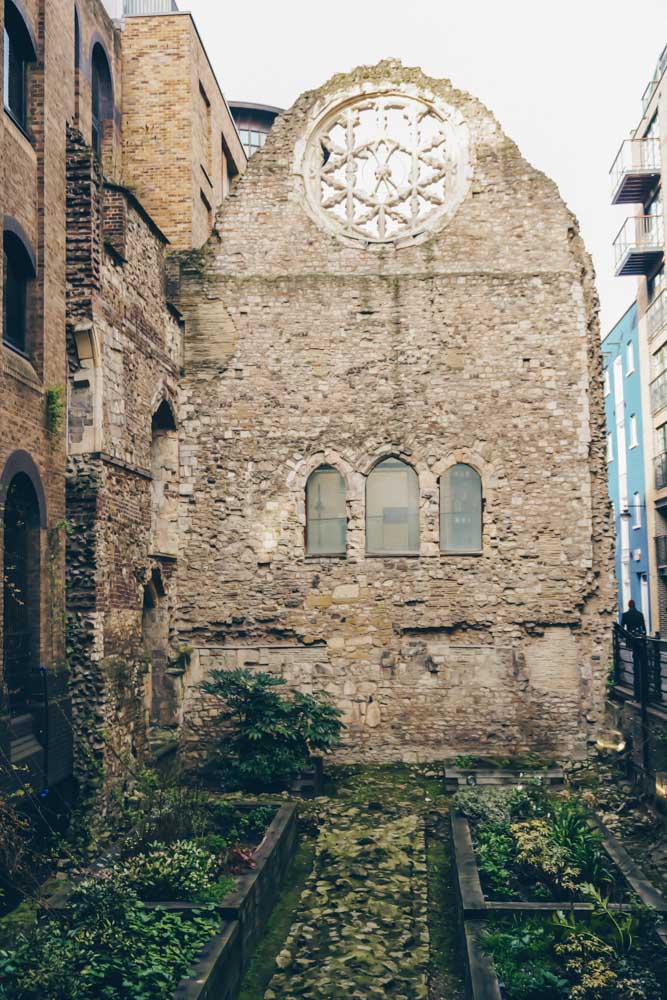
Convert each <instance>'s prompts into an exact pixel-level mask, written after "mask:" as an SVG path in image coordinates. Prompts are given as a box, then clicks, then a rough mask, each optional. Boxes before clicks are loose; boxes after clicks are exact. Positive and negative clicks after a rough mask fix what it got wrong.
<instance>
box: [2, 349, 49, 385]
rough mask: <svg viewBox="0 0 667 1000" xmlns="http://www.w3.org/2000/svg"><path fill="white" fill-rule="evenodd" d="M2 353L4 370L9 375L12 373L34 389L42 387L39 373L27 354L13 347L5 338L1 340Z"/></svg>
mask: <svg viewBox="0 0 667 1000" xmlns="http://www.w3.org/2000/svg"><path fill="white" fill-rule="evenodd" d="M2 355H3V361H4V366H5V370H6V371H7V372H8V373H9V374H10V375H13V376H14V377H16V378H18V379H19V380H20V381H21V382H25V383H26V385H29V386H31V387H32V388H34V389H41V388H42V382H41V380H40V378H39V375H38V374H37V372H36V371H35V369H34V368H33V365H32V362H31V361H30V358H29V357H28V356H27V354H24V353H23V351H21V350H19V348H18V347H14V346H13V344H9V343H8V342H7V341H6V340H3V342H2Z"/></svg>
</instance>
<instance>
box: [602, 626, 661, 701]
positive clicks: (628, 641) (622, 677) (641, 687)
mask: <svg viewBox="0 0 667 1000" xmlns="http://www.w3.org/2000/svg"><path fill="white" fill-rule="evenodd" d="M614 684H615V685H617V686H619V687H621V688H626V689H630V690H631V691H632V694H633V697H634V698H635V700H636V701H638V702H640V704H643V705H662V704H667V640H663V639H660V638H658V637H650V636H645V635H642V636H637V635H632V634H631V633H630V632H626V631H625V629H623V628H621V626H620V625H615V626H614Z"/></svg>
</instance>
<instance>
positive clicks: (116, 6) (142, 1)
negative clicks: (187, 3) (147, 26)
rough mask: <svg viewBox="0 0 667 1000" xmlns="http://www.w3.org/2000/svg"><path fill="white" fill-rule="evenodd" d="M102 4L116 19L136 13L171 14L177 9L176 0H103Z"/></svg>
mask: <svg viewBox="0 0 667 1000" xmlns="http://www.w3.org/2000/svg"><path fill="white" fill-rule="evenodd" d="M104 5H105V7H106V9H107V11H108V13H109V15H110V16H111V17H113V18H115V19H116V20H120V19H121V18H122V17H125V16H127V17H133V16H135V15H137V14H172V13H173V12H174V11H178V7H177V6H176V0H104Z"/></svg>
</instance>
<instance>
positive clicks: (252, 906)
mask: <svg viewBox="0 0 667 1000" xmlns="http://www.w3.org/2000/svg"><path fill="white" fill-rule="evenodd" d="M264 804H266V803H264ZM296 818H297V806H296V804H295V803H287V804H283V805H280V806H279V808H278V811H277V812H276V815H275V816H274V818H273V820H272V821H271V823H270V824H269V827H268V830H267V832H266V836H265V838H264V841H263V843H262V845H261V847H260V849H259V850H258V851H257V853H256V854H255V856H254V857H255V861H256V864H257V867H256V868H255V869H254V871H251V872H248V873H247V874H245V875H241V876H240V877H239V879H238V882H237V886H236V888H235V889H234V890H233V891H232V892H230V893H228V894H227V896H225V898H224V899H223V900H222V901H221V902H220V905H219V910H220V916H221V918H222V920H223V926H222V929H221V931H220V933H219V934H217V935H215V936H214V937H212V938H211V939H210V940H209V941H208V942H207V943H206V945H205V946H204V948H203V949H202V951H201V952H200V954H199V956H198V960H197V962H196V964H195V965H194V966H193V968H192V970H191V972H190V975H189V976H187V977H186V978H184V979H182V980H181V982H180V983H179V984H178V986H177V987H176V989H175V991H174V993H173V994H172V998H173V1000H234V998H235V997H236V995H237V992H238V988H239V986H240V984H241V979H242V977H243V973H244V972H245V970H246V969H247V967H248V965H249V964H250V959H251V958H252V954H253V951H254V949H255V947H256V945H257V942H258V940H259V938H260V937H261V935H262V933H263V931H264V927H265V926H266V923H267V920H268V918H269V916H270V914H271V910H272V909H273V905H274V903H275V901H276V897H277V895H278V892H279V891H280V889H281V887H282V884H283V881H284V877H285V873H286V871H287V869H288V867H289V865H290V862H291V861H292V858H293V857H294V853H295V851H296V845H297V823H296ZM161 905H164V904H161ZM176 905H177V904H176ZM180 908H181V909H192V908H193V907H192V906H191V905H188V906H181V907H180Z"/></svg>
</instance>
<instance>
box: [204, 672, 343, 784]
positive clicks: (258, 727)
mask: <svg viewBox="0 0 667 1000" xmlns="http://www.w3.org/2000/svg"><path fill="white" fill-rule="evenodd" d="M284 685H285V681H284V680H283V679H282V678H280V677H274V676H273V675H271V674H267V673H256V672H253V671H250V670H242V669H239V670H229V671H226V670H215V671H212V673H211V675H210V677H209V679H208V680H206V681H204V683H203V684H202V685H201V687H202V690H203V691H204V692H205V693H206V694H207V695H209V696H210V697H211V698H212V699H214V701H217V702H218V704H219V706H220V707H219V709H218V713H217V717H216V718H215V720H214V722H213V732H212V733H208V734H207V742H208V743H209V744H210V743H213V744H214V748H213V750H212V751H211V753H210V755H209V758H208V761H207V764H208V767H209V768H212V769H213V770H215V771H216V772H217V773H218V774H219V776H220V778H221V780H222V782H223V783H224V784H225V785H227V786H228V787H232V788H262V787H264V788H266V787H271V786H277V785H278V786H284V785H285V784H287V783H288V782H289V780H290V779H291V778H293V777H295V776H296V775H297V774H298V773H299V772H300V771H301V770H303V769H304V768H305V767H306V766H307V763H308V759H309V757H310V754H311V753H313V752H323V751H326V750H329V749H330V748H331V747H333V746H335V745H336V743H337V742H338V740H339V739H340V731H341V727H342V724H341V722H340V714H341V713H340V712H339V711H338V709H336V708H335V707H334V706H333V705H332V704H331V703H330V702H329V701H327V700H325V699H324V698H315V697H313V696H312V695H305V694H300V693H295V694H293V695H292V696H291V697H285V696H283V695H282V694H281V693H278V691H277V690H276V689H277V688H279V687H284Z"/></svg>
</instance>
